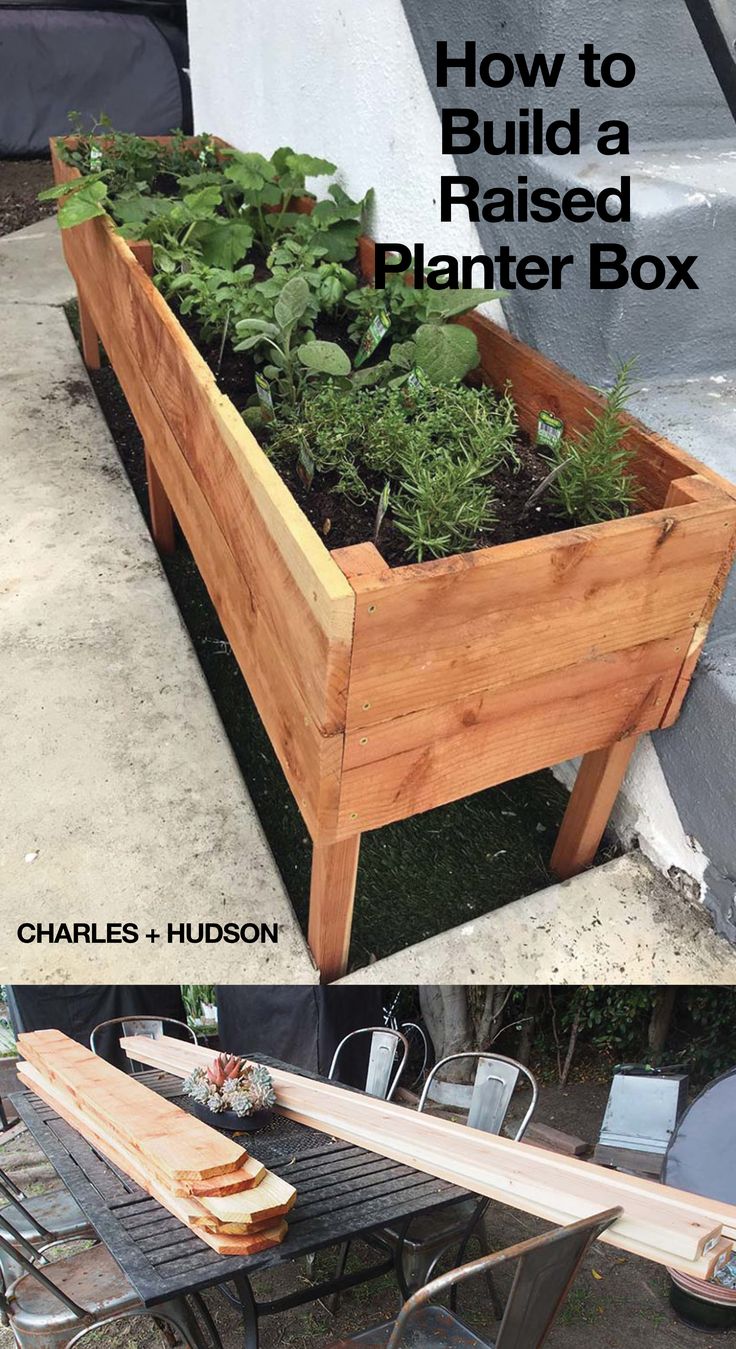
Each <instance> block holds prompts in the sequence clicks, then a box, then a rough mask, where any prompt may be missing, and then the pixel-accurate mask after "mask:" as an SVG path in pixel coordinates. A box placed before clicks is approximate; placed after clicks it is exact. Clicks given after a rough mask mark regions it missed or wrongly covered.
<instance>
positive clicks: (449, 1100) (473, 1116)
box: [373, 1051, 539, 1300]
mask: <svg viewBox="0 0 736 1349" xmlns="http://www.w3.org/2000/svg"><path fill="white" fill-rule="evenodd" d="M463 1059H464V1060H473V1061H475V1062H476V1063H477V1068H476V1072H475V1079H474V1081H473V1083H472V1084H466V1083H460V1082H441V1081H440V1080H439V1075H440V1073H441V1071H442V1069H443V1068H445V1067H446V1066H447V1064H448V1063H458V1062H460V1060H463ZM521 1077H523V1078H525V1079H526V1081H527V1083H528V1085H529V1087H530V1088H531V1101H530V1103H529V1106H528V1108H527V1110H526V1112H525V1114H524V1116H523V1118H522V1120H521V1123H520V1124H519V1125H518V1126H517V1128H516V1130H515V1132H514V1133H513V1134H512V1137H513V1138H514V1139H515V1140H516V1141H517V1142H518V1141H519V1140H520V1139H522V1138H523V1137H524V1134H525V1132H526V1129H527V1127H528V1125H529V1123H530V1121H531V1118H532V1116H533V1114H534V1111H535V1110H536V1106H537V1100H538V1097H539V1088H538V1087H537V1083H536V1080H535V1078H534V1076H533V1074H532V1073H530V1072H529V1069H528V1068H525V1067H524V1065H523V1063H518V1062H517V1061H516V1060H515V1059H509V1058H505V1057H504V1056H503V1055H502V1054H487V1053H482V1052H480V1051H474V1052H470V1053H466V1054H450V1055H448V1057H447V1058H445V1059H441V1060H440V1062H439V1063H437V1064H435V1066H434V1068H433V1069H432V1071H431V1073H430V1074H429V1077H428V1078H427V1081H426V1082H425V1084H424V1090H423V1092H422V1094H421V1097H420V1098H419V1104H418V1106H417V1111H418V1112H420V1113H421V1112H422V1111H423V1110H424V1109H425V1108H426V1106H427V1103H428V1101H430V1100H432V1101H435V1102H436V1103H438V1104H440V1105H449V1106H452V1107H453V1108H454V1109H460V1110H464V1111H466V1113H467V1118H466V1120H465V1123H466V1125H468V1126H469V1127H470V1128H471V1129H482V1130H483V1132H484V1133H489V1134H500V1133H501V1130H502V1129H503V1126H504V1124H505V1122H506V1117H507V1115H508V1112H509V1108H510V1106H511V1101H512V1098H513V1095H514V1091H515V1090H516V1087H517V1084H518V1082H519V1079H520V1078H521ZM489 1203H490V1200H488V1199H477V1198H470V1197H469V1198H468V1199H459V1200H458V1201H457V1203H454V1204H449V1205H448V1206H447V1208H444V1209H438V1210H437V1211H436V1212H435V1213H428V1214H418V1215H417V1217H416V1218H414V1219H412V1220H411V1222H410V1223H408V1224H404V1225H403V1227H402V1228H397V1227H391V1226H389V1227H385V1228H381V1229H380V1231H377V1232H375V1233H373V1236H374V1238H376V1239H377V1240H378V1241H379V1243H380V1244H381V1245H388V1246H389V1247H390V1248H391V1249H392V1250H393V1251H394V1257H395V1263H396V1277H397V1279H398V1283H399V1288H400V1289H401V1294H402V1297H403V1298H404V1299H406V1298H408V1297H409V1296H410V1295H411V1294H412V1293H413V1292H415V1291H416V1290H417V1289H418V1288H421V1286H422V1284H425V1283H426V1282H427V1280H428V1279H430V1278H431V1276H432V1274H433V1272H434V1270H435V1268H436V1266H437V1265H438V1264H439V1262H440V1260H441V1259H442V1257H443V1255H444V1254H445V1253H446V1252H447V1251H448V1250H449V1249H450V1248H451V1247H452V1246H457V1256H456V1259H455V1262H454V1263H455V1264H456V1265H459V1264H461V1263H462V1260H463V1256H464V1255H465V1252H466V1250H467V1247H468V1244H469V1242H470V1241H471V1239H472V1237H473V1236H476V1237H477V1238H478V1240H479V1241H480V1243H481V1249H482V1250H483V1251H484V1253H485V1254H488V1253H489V1252H487V1249H486V1247H485V1243H484V1241H483V1239H482V1236H481V1233H482V1229H481V1228H480V1223H481V1219H482V1218H483V1216H484V1214H485V1212H486V1209H487V1208H488V1205H489ZM489 1292H490V1294H491V1297H492V1298H493V1299H494V1300H495V1298H496V1293H495V1289H494V1288H493V1286H492V1280H489Z"/></svg>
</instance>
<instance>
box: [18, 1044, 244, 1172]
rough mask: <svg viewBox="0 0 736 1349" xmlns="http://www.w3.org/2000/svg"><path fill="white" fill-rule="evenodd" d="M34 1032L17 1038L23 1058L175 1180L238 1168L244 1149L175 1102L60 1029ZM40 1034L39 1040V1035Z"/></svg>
mask: <svg viewBox="0 0 736 1349" xmlns="http://www.w3.org/2000/svg"><path fill="white" fill-rule="evenodd" d="M50 1034H51V1033H50V1032H44V1031H35V1032H31V1033H30V1034H24V1035H20V1036H19V1037H18V1048H19V1049H20V1052H21V1054H22V1055H23V1057H24V1058H25V1059H27V1060H28V1061H29V1062H30V1063H31V1064H32V1066H33V1067H34V1068H36V1069H37V1070H38V1071H39V1072H40V1073H41V1074H42V1075H43V1076H45V1077H48V1078H49V1079H50V1081H51V1082H52V1083H58V1085H59V1086H61V1087H63V1088H64V1090H65V1091H66V1092H68V1094H69V1095H70V1096H71V1097H72V1098H73V1099H74V1100H75V1101H76V1102H77V1103H78V1105H79V1106H80V1107H81V1108H82V1109H83V1110H84V1111H85V1113H88V1114H89V1115H91V1116H94V1118H95V1119H97V1120H98V1121H99V1123H100V1124H101V1125H102V1126H103V1127H104V1128H105V1129H108V1128H109V1129H111V1130H112V1131H113V1132H114V1134H115V1136H116V1137H120V1138H121V1139H122V1140H124V1141H125V1143H126V1146H128V1147H130V1148H132V1150H133V1151H134V1152H143V1153H144V1154H145V1156H146V1157H148V1158H150V1160H151V1162H152V1164H153V1165H154V1166H155V1167H156V1169H157V1171H159V1172H160V1173H162V1174H164V1175H166V1176H170V1177H172V1179H175V1180H189V1179H193V1180H204V1179H205V1178H207V1177H209V1176H219V1175H223V1174H225V1173H228V1172H231V1171H236V1170H237V1169H238V1168H239V1167H240V1166H242V1164H243V1162H244V1160H245V1156H246V1153H245V1149H244V1148H242V1147H241V1146H240V1144H238V1143H236V1142H234V1141H233V1140H232V1139H230V1138H225V1137H224V1136H223V1135H222V1134H220V1133H218V1131H217V1130H216V1129H212V1128H210V1126H209V1125H208V1124H203V1123H202V1122H201V1121H200V1120H198V1119H195V1118H194V1117H193V1116H192V1115H188V1114H187V1113H186V1111H184V1110H181V1109H180V1108H179V1106H177V1105H174V1103H173V1101H167V1100H164V1099H163V1098H162V1097H160V1096H156V1095H155V1093H154V1092H152V1091H150V1090H149V1089H148V1087H145V1086H143V1085H142V1083H140V1082H136V1081H135V1080H134V1078H132V1077H130V1076H128V1075H127V1074H126V1073H124V1072H121V1071H120V1069H119V1068H115V1067H113V1065H112V1064H110V1063H107V1062H106V1061H105V1060H104V1059H100V1058H97V1057H96V1055H94V1054H93V1053H92V1052H91V1051H90V1050H88V1049H85V1048H84V1046H83V1045H79V1044H77V1043H76V1041H74V1040H70V1039H68V1037H67V1036H65V1035H62V1034H61V1032H56V1033H55V1036H56V1038H53V1039H51V1038H48V1037H49V1036H50ZM40 1036H42V1037H44V1038H43V1039H39V1037H40Z"/></svg>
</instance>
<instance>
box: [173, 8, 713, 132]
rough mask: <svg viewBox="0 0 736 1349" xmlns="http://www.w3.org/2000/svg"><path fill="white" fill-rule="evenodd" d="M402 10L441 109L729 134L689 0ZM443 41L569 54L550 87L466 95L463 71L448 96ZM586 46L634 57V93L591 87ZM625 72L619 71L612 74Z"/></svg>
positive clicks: (453, 77) (458, 51)
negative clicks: (585, 70)
mask: <svg viewBox="0 0 736 1349" xmlns="http://www.w3.org/2000/svg"><path fill="white" fill-rule="evenodd" d="M728 3H729V0H725V4H726V5H727V4H728ZM402 5H403V9H404V12H405V14H406V17H407V19H408V21H409V25H410V27H411V31H412V35H413V37H414V41H415V43H416V47H417V50H418V53H419V58H420V60H421V62H422V65H423V68H424V72H425V75H426V78H427V83H428V84H429V87H430V89H432V91H433V92H434V94H435V98H436V100H437V102H438V104H443V103H444V104H446V105H447V106H448V107H452V106H454V107H466V106H468V102H470V103H471V104H472V105H473V106H475V107H477V108H478V109H479V111H481V114H482V116H484V117H491V116H494V114H495V115H496V116H500V115H501V113H502V111H503V112H504V115H506V116H509V115H511V112H512V110H513V108H514V107H516V108H518V107H519V106H522V105H523V104H524V102H525V101H527V102H530V103H531V104H532V105H533V104H535V103H536V104H538V105H541V104H544V106H545V107H546V108H548V109H549V111H550V115H552V116H555V117H559V116H561V115H564V114H565V113H566V112H569V110H570V108H571V107H580V108H581V109H582V113H583V118H584V120H585V122H586V123H587V124H589V125H590V124H593V125H595V126H597V125H598V123H599V122H600V121H603V120H604V119H608V118H616V117H617V118H625V119H626V120H627V121H628V123H629V124H630V126H631V130H632V134H633V136H634V137H635V138H636V139H637V140H639V141H647V140H664V139H665V138H666V137H668V136H671V137H672V138H673V139H679V138H686V137H688V136H693V135H698V136H702V137H711V136H728V135H729V134H732V131H733V123H732V121H731V120H730V116H729V112H728V108H727V107H726V103H725V100H724V97H723V95H722V93H721V91H720V88H719V86H718V81H717V80H716V77H715V75H714V73H713V70H712V68H711V65H710V63H709V61H708V58H707V56H706V54H705V51H704V49H703V46H702V44H701V42H700V39H699V37H698V34H697V32H696V29H695V25H694V24H693V22H692V19H691V18H690V15H689V14H688V11H687V7H686V5H685V4H684V0H647V2H646V3H638V4H636V3H630V4H596V5H591V4H590V3H588V0H524V3H523V4H519V0H494V4H493V8H492V11H490V12H489V6H488V5H487V4H486V3H485V0H468V2H467V3H466V4H464V5H463V7H462V23H460V22H456V23H448V6H447V4H446V3H445V0H402ZM438 40H444V41H446V42H447V43H448V46H449V48H450V51H449V54H450V56H461V55H462V54H463V49H464V43H465V41H466V40H468V41H470V40H472V41H475V43H476V45H477V52H478V59H480V57H481V56H483V55H484V54H485V53H486V52H524V53H526V54H527V55H531V54H533V53H535V52H545V53H546V54H547V55H548V56H549V57H552V56H553V55H554V53H556V52H565V53H567V56H566V60H565V64H564V66H563V68H562V73H561V75H560V78H559V80H558V82H557V85H556V87H555V88H554V89H545V88H543V87H542V86H541V85H540V86H539V87H538V88H537V89H536V90H525V89H524V88H523V87H522V85H521V83H520V82H519V81H516V82H515V83H514V85H513V86H511V87H510V88H501V89H498V88H495V89H493V88H490V89H489V88H488V87H486V86H485V85H483V84H482V83H481V81H480V80H478V82H477V85H476V88H475V89H472V88H471V89H466V88H465V85H464V81H463V72H462V71H458V70H453V71H451V72H450V77H449V88H448V89H447V90H446V89H443V88H438V87H437V80H436V64H437V61H436V44H437V42H438ZM585 43H592V44H593V45H594V46H595V49H596V51H597V52H599V53H602V54H607V53H609V52H625V53H628V54H629V55H630V56H632V57H633V58H634V60H635V62H636V78H635V80H634V82H633V83H632V84H630V85H629V86H628V88H610V87H606V86H605V85H603V86H601V87H598V88H595V87H588V86H586V85H585V83H584V81H583V78H582V73H581V72H582V66H581V63H580V61H579V60H578V59H577V54H578V53H579V52H580V51H581V50H582V48H583V45H584V44H585ZM195 70H196V66H195ZM619 75H620V67H619V68H618V69H617V70H615V71H614V78H618V77H619Z"/></svg>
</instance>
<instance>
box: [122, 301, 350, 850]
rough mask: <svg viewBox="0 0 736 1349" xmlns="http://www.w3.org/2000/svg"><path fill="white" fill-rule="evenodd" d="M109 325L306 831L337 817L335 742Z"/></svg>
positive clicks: (137, 413)
mask: <svg viewBox="0 0 736 1349" xmlns="http://www.w3.org/2000/svg"><path fill="white" fill-rule="evenodd" d="M121 334H122V329H121V328H118V327H116V326H113V325H111V326H110V328H109V330H108V337H107V343H108V348H109V353H108V354H109V356H110V359H111V361H112V363H113V365H114V367H115V372H116V374H117V376H118V379H119V380H120V383H121V385H122V387H123V389H124V391H125V394H126V397H127V399H128V401H129V403H130V407H131V411H132V412H133V415H134V417H135V419H136V421H137V423H138V426H139V427H140V429H141V432H142V434H143V437H144V439H145V441H146V445H147V446H150V447H151V448H150V449H149V450H148V453H149V455H150V456H151V457H152V459H153V460H154V463H155V465H156V471H157V473H158V475H159V477H160V480H161V483H162V485H163V488H164V491H165V493H166V496H167V497H168V499H169V501H170V502H171V504H172V506H173V508H174V512H175V514H176V517H177V519H178V520H179V522H180V524H181V527H182V529H183V531H184V534H185V536H186V538H187V539H188V541H189V545H190V547H191V550H192V555H193V557H194V560H195V562H196V564H197V567H198V568H199V571H200V574H201V576H202V578H203V580H204V582H205V585H206V586H207V590H208V592H209V595H210V598H211V599H212V602H213V604H214V606H215V608H216V610H217V613H218V615H219V618H220V622H221V623H222V626H223V628H224V630H225V634H226V636H227V639H228V641H229V642H230V645H231V646H232V649H233V652H234V654H235V658H236V660H237V662H238V665H239V666H240V669H241V670H242V672H243V675H244V677H245V679H246V681H247V683H248V686H249V688H250V689H251V692H252V694H253V697H254V698H255V700H256V704H257V706H258V711H259V713H260V716H261V718H262V720H263V723H264V725H265V727H266V730H267V731H268V735H269V738H270V740H271V744H272V745H273V747H274V750H275V752H276V754H277V756H278V759H279V762H280V764H281V767H282V769H283V771H284V773H285V775H286V779H287V781H288V783H289V786H290V788H291V791H292V792H293V794H294V797H295V799H296V801H297V803H298V805H299V807H300V810H301V811H302V814H303V817H304V820H305V822H306V824H307V827H308V829H309V830H310V831H311V832H312V833H313V834H315V835H317V834H319V832H320V826H321V822H322V821H323V820H324V821H329V820H331V819H334V817H335V816H336V813H337V800H338V787H339V775H340V765H341V761H342V751H343V736H342V734H338V735H324V734H323V732H322V730H321V728H320V727H319V726H318V725H317V722H316V721H315V719H314V717H313V716H312V714H311V712H310V709H309V707H308V705H307V703H306V701H305V698H304V693H303V689H302V686H301V684H300V683H298V682H297V680H296V679H295V677H294V676H293V674H292V672H291V670H290V668H289V667H288V665H287V664H286V663H285V662H284V660H283V653H282V647H281V636H280V631H279V629H278V627H276V628H275V627H274V626H273V625H272V624H271V623H270V622H269V616H268V614H267V613H266V612H265V610H264V609H263V608H262V607H261V606H260V605H259V603H258V599H257V595H256V594H255V593H254V591H253V590H252V588H251V577H250V576H249V575H248V574H246V573H244V571H243V570H242V569H241V566H240V564H239V563H238V561H237V560H236V558H235V556H234V555H233V552H232V550H231V548H230V546H229V544H228V542H227V540H226V539H225V537H224V535H223V533H222V530H221V528H220V525H219V522H218V520H217V519H216V517H215V515H214V514H213V511H212V509H211V507H210V505H209V503H208V501H207V500H206V498H205V496H204V493H203V492H202V489H201V487H200V485H199V483H198V481H197V478H196V476H195V475H194V473H193V472H192V470H191V468H190V466H189V464H188V463H187V460H186V458H185V456H184V455H183V453H182V451H181V449H180V446H179V445H178V443H177V441H176V439H175V438H174V436H173V434H172V432H171V431H170V430H169V427H168V424H167V422H166V420H165V418H163V417H162V415H161V410H160V408H159V406H158V403H157V402H156V400H155V398H154V396H153V394H152V392H151V390H150V388H149V387H148V385H147V384H146V383H145V381H143V380H141V379H139V378H138V365H137V361H136V358H135V356H134V355H133V354H132V352H131V351H130V350H129V349H128V347H127V344H126V343H125V341H124V339H123V337H122V335H121Z"/></svg>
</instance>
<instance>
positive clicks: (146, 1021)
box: [89, 1016, 199, 1077]
mask: <svg viewBox="0 0 736 1349" xmlns="http://www.w3.org/2000/svg"><path fill="white" fill-rule="evenodd" d="M111 1026H120V1027H121V1029H122V1033H123V1035H125V1036H130V1035H147V1036H148V1038H149V1039H150V1040H160V1039H161V1036H162V1035H164V1034H165V1031H164V1027H165V1026H166V1027H168V1026H178V1027H179V1030H183V1031H186V1033H187V1036H188V1038H189V1039H190V1040H191V1042H192V1044H195V1045H196V1044H199V1041H198V1039H197V1037H196V1035H195V1033H194V1031H193V1030H192V1028H191V1026H188V1025H187V1023H186V1022H185V1021H178V1020H177V1019H176V1017H173V1016H113V1017H110V1020H109V1021H101V1022H100V1024H99V1026H95V1028H94V1030H93V1031H92V1034H91V1035H90V1037H89V1047H90V1049H91V1050H92V1053H93V1054H97V1055H99V1053H100V1050H99V1047H98V1039H99V1037H100V1036H101V1035H102V1033H103V1031H106V1030H109V1029H110V1027H111ZM125 1066H126V1068H127V1071H128V1072H129V1073H130V1074H131V1076H132V1077H136V1076H138V1072H137V1071H136V1069H139V1070H140V1072H148V1071H150V1070H149V1069H148V1068H146V1065H145V1064H138V1065H136V1064H135V1063H134V1061H133V1060H132V1059H128V1058H126V1065H125Z"/></svg>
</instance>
